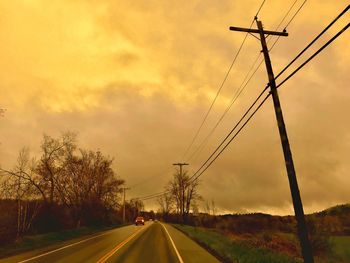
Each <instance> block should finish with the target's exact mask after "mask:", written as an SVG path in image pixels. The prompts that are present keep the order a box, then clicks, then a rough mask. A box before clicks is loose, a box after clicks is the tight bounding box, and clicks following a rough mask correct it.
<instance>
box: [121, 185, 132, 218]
mask: <svg viewBox="0 0 350 263" xmlns="http://www.w3.org/2000/svg"><path fill="white" fill-rule="evenodd" d="M122 189H123V223H125V191H126V190H130V188H128V187H123V188H122Z"/></svg>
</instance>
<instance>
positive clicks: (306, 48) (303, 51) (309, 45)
mask: <svg viewBox="0 0 350 263" xmlns="http://www.w3.org/2000/svg"><path fill="white" fill-rule="evenodd" d="M349 8H350V5H348V6H347V7H346V8H345V9H344V10H343V11H342V12H341V13H340V14H339V15H338V16H337V17H336V18H334V19H333V21H332V22H331V23H329V25H328V26H326V27H325V28H324V29H323V30H322V31H321V32H320V33H319V34H318V35H317V36H316V37H315V38H314V39H313V40H312V41H311V42H310V43H309V44H308V45H307V46H306V47H305V48H304V49H303V50H302V51H300V52H299V53H298V55H296V57H295V58H294V59H292V61H291V62H289V63H288V65H287V66H285V67H284V68H283V69H282V70H281V71H280V73H278V74H277V75H276V77H275V79H278V78H279V77H280V76H281V75H282V74H283V73H284V72H285V71H286V70H287V69H288V68H289V67H290V66H291V65H292V64H293V63H294V62H295V61H296V60H297V59H298V58H300V57H301V55H302V54H304V53H305V51H306V50H308V49H309V48H310V47H311V46H312V45H313V44H314V43H315V42H316V41H317V40H318V39H319V38H320V37H321V36H322V35H323V34H324V33H325V32H326V31H327V30H328V29H329V28H330V27H331V26H332V25H333V24H334V23H335V22H337V21H338V20H339V18H341V17H342V16H343V15H344V14H345V13H346V12H347V11H348V10H349Z"/></svg>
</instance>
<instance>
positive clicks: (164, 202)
mask: <svg viewBox="0 0 350 263" xmlns="http://www.w3.org/2000/svg"><path fill="white" fill-rule="evenodd" d="M157 202H158V204H159V206H160V212H161V213H162V215H163V217H164V219H165V220H166V219H167V218H168V215H169V213H170V212H171V210H172V209H173V207H174V199H173V196H172V194H171V193H169V192H166V193H165V194H163V195H162V196H160V197H159V198H158V199H157Z"/></svg>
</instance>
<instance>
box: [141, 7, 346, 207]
mask: <svg viewBox="0 0 350 263" xmlns="http://www.w3.org/2000/svg"><path fill="white" fill-rule="evenodd" d="M349 6H350V5H348V6H347V7H346V8H345V9H344V11H342V12H341V13H340V14H339V15H338V16H337V17H336V18H335V19H334V20H333V21H332V22H331V23H330V24H329V25H328V26H327V27H326V28H325V29H324V30H323V31H322V32H321V33H320V34H319V35H318V36H317V37H316V38H315V39H314V40H313V41H311V42H310V43H309V44H308V45H307V46H306V47H305V48H304V49H303V50H302V51H301V52H300V53H299V54H298V55H297V56H296V57H295V58H294V59H293V60H292V61H291V62H290V63H289V64H288V65H287V66H286V67H285V68H284V69H282V71H281V72H280V73H279V74H278V75H277V76H280V75H281V74H282V73H283V72H284V71H285V70H286V69H287V68H289V67H290V66H291V65H292V64H293V63H294V62H295V61H296V59H297V58H299V57H300V56H301V54H302V53H304V52H305V51H306V50H307V49H308V48H309V47H310V46H311V45H312V44H313V43H314V42H315V41H316V40H317V39H318V38H319V37H320V36H321V35H322V34H323V33H324V32H325V31H326V30H328V29H329V27H330V26H332V25H333V24H334V23H335V22H336V21H337V20H338V19H339V18H340V17H341V16H342V15H344V14H345V12H347V10H348V9H349ZM300 9H301V8H299V10H300ZM293 17H295V15H294V16H293ZM349 26H350V23H348V24H347V25H346V26H345V27H344V28H343V29H341V30H340V31H339V32H338V33H337V34H336V35H334V36H333V37H332V38H331V39H330V40H328V41H327V42H326V43H325V44H324V45H323V46H322V47H321V48H319V49H318V50H317V51H316V52H315V53H314V54H313V55H311V56H310V57H309V58H308V59H307V60H306V61H304V62H303V63H302V64H301V65H300V66H299V67H297V68H296V69H295V70H294V71H293V72H292V73H291V74H290V75H288V76H287V77H286V78H285V79H284V80H283V81H282V82H281V83H279V84H278V85H277V87H276V88H279V87H281V86H282V85H283V84H285V83H286V82H287V81H288V80H289V79H290V78H291V77H293V76H294V75H295V74H296V73H297V72H298V71H299V70H300V69H302V68H303V67H304V66H305V65H306V64H308V63H309V62H310V61H311V60H312V59H314V58H315V57H316V56H317V55H318V54H319V53H320V52H321V51H323V50H324V49H325V48H326V47H327V46H329V45H330V44H331V43H332V42H333V41H334V40H336V39H337V38H338V37H339V36H340V35H341V34H343V33H344V32H345V31H346V30H347V29H348V28H349ZM275 79H277V77H276V78H275ZM268 87H269V85H268V86H266V87H265V89H264V90H263V91H262V92H261V93H260V94H259V96H258V97H257V99H256V100H255V101H254V102H253V103H252V105H251V106H250V107H249V108H248V110H247V111H246V112H245V114H244V115H243V116H242V118H241V119H240V120H239V121H238V122H237V123H236V125H235V126H234V128H233V129H232V130H231V131H230V132H229V134H228V135H227V136H226V137H225V138H224V139H223V140H222V142H221V143H220V145H219V146H218V147H217V148H216V149H215V150H214V152H213V153H212V154H211V155H210V156H209V158H208V159H207V160H206V161H205V162H204V163H203V164H202V166H201V167H200V168H199V169H198V170H197V171H196V172H195V173H194V174H193V175H192V176H191V177H190V181H191V182H194V181H195V180H197V179H198V178H199V177H200V176H201V175H202V174H203V173H204V172H205V171H206V170H207V169H208V168H209V167H210V166H211V165H212V164H213V162H214V161H215V160H216V159H217V158H218V157H219V156H220V155H221V154H222V153H223V151H224V150H225V149H226V148H227V147H228V145H229V144H230V143H231V142H232V141H233V140H234V139H235V138H236V137H237V135H238V134H239V133H240V132H241V131H242V130H243V128H244V127H245V126H246V125H247V124H248V122H249V121H250V120H251V119H252V117H253V116H254V115H255V114H256V112H257V111H258V110H259V109H260V108H261V106H262V105H263V104H264V103H265V102H266V100H267V98H268V97H269V96H270V93H269V94H268V95H267V96H266V97H265V98H264V99H263V100H262V101H261V102H260V104H259V105H258V106H257V107H256V108H255V110H254V111H253V113H252V114H251V115H250V116H249V117H248V119H247V120H246V121H245V122H244V123H243V125H242V126H241V128H240V129H239V130H238V131H237V132H236V133H235V134H234V135H233V136H232V138H231V139H230V140H229V141H228V142H227V143H226V144H225V145H224V147H223V148H222V149H221V150H220V151H219V149H220V148H221V147H222V145H223V144H224V143H225V141H226V140H227V139H228V138H229V137H230V136H231V134H232V133H233V131H234V130H235V129H236V128H237V127H238V126H239V124H240V123H241V122H242V121H243V119H244V118H245V117H246V116H247V115H248V113H249V111H250V110H251V109H252V108H253V107H254V106H255V104H256V103H257V102H258V101H259V99H260V98H261V96H262V95H263V94H264V93H265V91H266V90H267V88H268ZM218 151H219V152H218ZM217 152H218V154H216V153H217ZM215 154H216V156H215V157H214V159H212V160H211V158H212V157H213V156H214V155H215ZM209 161H210V162H209ZM203 167H205V168H204V169H203V170H202V168H203ZM167 192H169V191H164V192H161V193H157V194H153V195H148V196H145V197H143V198H145V200H147V198H149V199H151V198H155V197H158V196H161V195H162V194H165V193H167ZM138 199H141V198H138Z"/></svg>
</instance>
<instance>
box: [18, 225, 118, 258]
mask: <svg viewBox="0 0 350 263" xmlns="http://www.w3.org/2000/svg"><path fill="white" fill-rule="evenodd" d="M118 229H119V228H118ZM115 230H117V229H113V230H110V231H107V232H105V233H103V234H100V235H97V236H93V237H89V238H87V239H83V240H80V241H78V242H75V243H73V244H69V245H67V246H64V247H60V248H57V249H54V250H51V251H48V252H46V253H43V254H40V255H37V256H35V257H32V258H28V259H25V260H23V261H19V262H18V263H24V262H28V261H31V260H33V259H37V258H41V257H43V256H46V255H49V254H52V253H55V252H57V251H60V250H62V249H65V248H68V247H72V246H75V245H78V244H80V243H84V242H86V241H89V240H91V239H94V238H97V237H100V236H104V235H107V234H110V233H111V232H113V231H115Z"/></svg>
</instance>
